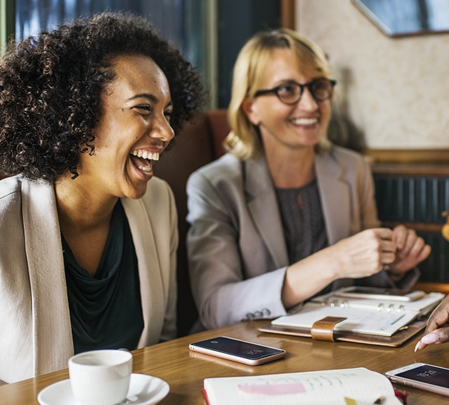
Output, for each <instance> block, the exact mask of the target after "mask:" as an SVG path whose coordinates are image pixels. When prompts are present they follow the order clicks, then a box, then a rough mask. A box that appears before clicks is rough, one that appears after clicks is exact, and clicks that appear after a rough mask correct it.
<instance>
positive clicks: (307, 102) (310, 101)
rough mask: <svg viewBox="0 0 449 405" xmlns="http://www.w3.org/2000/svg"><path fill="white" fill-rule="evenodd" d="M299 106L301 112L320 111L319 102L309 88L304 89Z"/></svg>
mask: <svg viewBox="0 0 449 405" xmlns="http://www.w3.org/2000/svg"><path fill="white" fill-rule="evenodd" d="M297 106H299V108H300V109H301V110H305V111H315V110H316V109H318V102H317V101H316V100H315V98H314V97H313V95H312V93H311V91H310V90H309V89H308V88H307V87H306V88H305V89H304V91H303V93H302V96H301V99H300V100H299V102H298V104H297Z"/></svg>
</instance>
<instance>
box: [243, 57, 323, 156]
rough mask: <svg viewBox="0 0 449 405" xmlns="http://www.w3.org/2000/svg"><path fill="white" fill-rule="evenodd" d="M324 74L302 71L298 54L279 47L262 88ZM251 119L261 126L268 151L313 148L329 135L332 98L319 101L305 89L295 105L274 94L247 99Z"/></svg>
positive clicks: (303, 82) (263, 78) (268, 65)
mask: <svg viewBox="0 0 449 405" xmlns="http://www.w3.org/2000/svg"><path fill="white" fill-rule="evenodd" d="M319 77H322V75H319V74H317V75H313V74H311V73H310V72H309V73H308V74H307V75H306V74H305V73H302V72H301V71H300V70H299V68H298V64H297V62H296V58H295V54H294V53H293V52H292V51H291V50H290V49H288V48H276V49H273V50H272V51H271V58H270V60H269V62H268V64H267V66H266V68H265V69H264V71H263V74H262V77H261V80H260V85H259V89H271V88H274V87H277V86H279V85H282V84H288V83H289V82H291V81H295V82H297V83H300V84H305V83H308V82H310V81H311V80H313V79H316V78H319ZM243 108H244V111H245V113H246V115H247V116H248V119H249V120H250V121H251V122H252V123H253V124H254V125H257V126H258V127H259V130H260V134H261V136H262V142H263V144H264V148H265V150H266V151H268V150H271V151H273V150H276V151H282V150H286V151H291V150H292V149H304V148H309V149H312V150H313V148H314V147H315V145H317V144H318V142H319V141H320V139H321V138H323V137H325V136H326V132H327V127H328V124H329V120H330V116H331V101H330V100H325V101H320V102H317V101H316V100H315V99H314V98H313V96H312V94H311V93H310V91H309V89H304V91H303V94H302V96H301V99H300V101H299V102H298V103H297V104H295V105H286V104H284V103H283V102H282V101H281V100H279V98H278V97H277V96H276V95H275V94H267V95H263V96H260V97H256V98H255V99H247V100H245V102H244V104H243Z"/></svg>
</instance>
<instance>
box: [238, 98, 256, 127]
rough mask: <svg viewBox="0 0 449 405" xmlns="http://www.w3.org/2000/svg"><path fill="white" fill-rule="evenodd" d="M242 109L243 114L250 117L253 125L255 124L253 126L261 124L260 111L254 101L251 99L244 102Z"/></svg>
mask: <svg viewBox="0 0 449 405" xmlns="http://www.w3.org/2000/svg"><path fill="white" fill-rule="evenodd" d="M242 109H243V112H244V113H245V114H246V116H247V117H248V119H249V121H250V122H251V124H253V125H259V124H260V118H259V114H258V109H257V107H256V105H255V103H254V100H252V99H249V98H246V99H245V100H243V103H242Z"/></svg>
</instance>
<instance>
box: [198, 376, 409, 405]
mask: <svg viewBox="0 0 449 405" xmlns="http://www.w3.org/2000/svg"><path fill="white" fill-rule="evenodd" d="M203 393H204V397H205V399H206V402H207V403H208V405H229V404H232V405H256V404H257V405H278V404H282V405H301V404H314V405H349V404H350V405H365V404H374V403H382V404H383V405H401V404H402V403H401V402H400V401H399V400H398V399H397V398H396V396H395V393H394V389H393V386H392V384H391V383H390V381H389V380H388V379H387V378H386V377H385V376H384V375H382V374H380V373H376V372H374V371H370V370H368V369H366V368H350V369H342V370H324V371H310V372H302V373H288V374H271V375H260V376H245V377H221V378H206V379H205V380H204V389H203ZM376 401H378V402H376Z"/></svg>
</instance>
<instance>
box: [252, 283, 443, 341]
mask: <svg viewBox="0 0 449 405" xmlns="http://www.w3.org/2000/svg"><path fill="white" fill-rule="evenodd" d="M387 297H388V296H386V297H385V298H387ZM443 298H444V294H441V293H429V294H426V295H425V296H424V297H423V298H421V299H419V300H416V301H412V302H397V301H389V300H388V299H385V300H377V299H362V298H341V297H338V296H336V295H335V292H334V293H330V294H326V295H323V296H320V297H316V298H314V299H313V300H311V301H309V302H308V303H306V304H305V305H303V306H302V307H301V308H300V310H299V311H298V312H297V313H294V314H291V315H286V316H282V317H280V318H277V319H275V320H273V321H272V322H271V324H270V325H266V326H263V327H261V328H259V330H261V331H262V332H271V333H281V334H288V335H296V336H306V337H310V336H311V329H312V327H313V325H314V323H315V322H316V321H319V320H321V319H323V318H326V317H338V318H345V319H344V320H343V321H341V322H339V323H337V324H336V325H335V327H334V335H335V340H342V341H348V342H356V343H367V344H374V345H382V346H393V347H394V346H399V345H401V344H402V343H404V342H405V341H406V340H408V339H409V338H410V337H412V336H413V335H415V334H416V333H417V332H419V331H420V330H421V329H423V328H424V327H425V322H423V321H422V320H419V318H422V317H424V316H425V315H428V314H429V312H430V311H432V309H433V308H435V307H436V306H437V305H438V304H439V302H440V301H441V300H442V299H443Z"/></svg>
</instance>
